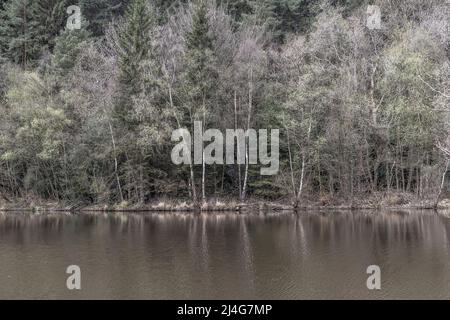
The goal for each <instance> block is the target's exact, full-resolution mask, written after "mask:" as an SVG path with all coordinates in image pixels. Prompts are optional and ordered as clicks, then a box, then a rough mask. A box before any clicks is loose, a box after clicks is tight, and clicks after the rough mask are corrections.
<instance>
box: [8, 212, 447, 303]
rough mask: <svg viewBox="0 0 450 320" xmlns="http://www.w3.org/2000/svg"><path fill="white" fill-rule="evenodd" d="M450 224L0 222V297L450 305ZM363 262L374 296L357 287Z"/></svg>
mask: <svg viewBox="0 0 450 320" xmlns="http://www.w3.org/2000/svg"><path fill="white" fill-rule="evenodd" d="M449 217H450V215H449V216H446V215H444V214H438V213H436V212H434V211H404V212H397V211H385V212H376V211H360V212H336V211H326V212H325V211H324V212H309V213H299V214H294V213H289V212H286V213H282V214H258V213H250V214H248V215H235V214H201V215H195V214H175V213H172V214H152V213H135V214H134V213H123V214H122V213H120V214H119V213H117V214H108V215H107V214H81V215H69V214H42V215H32V214H28V213H0V298H1V299H23V298H27V299H94V298H95V299H325V298H327V299H358V298H360V299H372V298H373V299H380V298H381V299H405V298H415V299H430V298H437V299H450V259H449V258H450V218H449ZM69 265H78V266H80V268H81V272H82V277H81V278H82V280H81V283H82V289H81V290H80V291H69V290H68V289H67V288H66V279H67V277H68V275H67V274H66V273H65V271H66V268H67V267H68V266H69ZM369 265H378V266H380V268H381V272H382V274H381V278H382V288H381V290H378V291H370V290H368V289H367V287H366V280H367V277H368V275H367V274H366V269H367V267H368V266H369Z"/></svg>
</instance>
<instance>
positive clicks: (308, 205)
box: [0, 193, 450, 213]
mask: <svg viewBox="0 0 450 320" xmlns="http://www.w3.org/2000/svg"><path fill="white" fill-rule="evenodd" d="M448 208H450V198H447V197H444V198H443V199H441V200H440V201H439V202H438V204H437V206H436V204H435V199H418V198H416V197H414V196H413V195H411V194H404V193H401V194H399V193H392V194H372V195H366V196H360V197H355V198H353V199H348V198H340V197H331V196H322V197H305V199H303V200H302V201H301V202H300V203H299V205H297V206H296V207H294V205H292V203H291V202H290V201H289V199H279V200H277V201H268V200H265V199H258V198H252V199H249V200H248V201H245V202H241V201H239V200H237V199H233V198H221V199H214V200H209V201H207V202H206V203H204V204H198V205H195V204H194V203H192V202H191V201H189V200H182V199H157V200H156V199H155V200H154V201H151V202H149V203H145V204H142V203H128V202H122V203H118V204H83V203H68V202H59V201H49V200H42V199H36V198H31V197H28V198H21V199H10V198H8V201H6V200H5V199H2V200H1V201H0V211H32V212H47V211H65V212H68V211H69V212H84V211H98V212H127V211H129V212H133V211H149V212H193V211H201V212H238V213H240V212H246V211H249V210H251V211H255V210H256V211H262V212H264V211H283V210H314V209H346V210H351V209H448Z"/></svg>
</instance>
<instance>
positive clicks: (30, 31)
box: [0, 0, 40, 67]
mask: <svg viewBox="0 0 450 320" xmlns="http://www.w3.org/2000/svg"><path fill="white" fill-rule="evenodd" d="M35 15H36V2H34V1H32V0H12V1H10V2H7V3H6V4H5V5H4V12H2V20H3V22H2V24H1V25H0V48H1V49H2V54H3V55H4V56H5V57H6V58H8V59H9V60H11V61H13V62H16V63H17V64H20V65H22V66H23V67H26V66H27V64H28V63H29V62H30V61H31V60H33V59H36V58H37V57H38V54H39V52H40V48H39V42H38V39H39V34H38V28H39V25H38V23H37V21H36V20H35V19H34V17H35Z"/></svg>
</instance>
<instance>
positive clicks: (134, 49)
mask: <svg viewBox="0 0 450 320" xmlns="http://www.w3.org/2000/svg"><path fill="white" fill-rule="evenodd" d="M153 23H154V18H153V9H152V8H151V7H150V6H149V4H148V1H147V0H133V2H132V3H131V4H130V5H129V6H128V7H127V9H126V11H125V20H124V23H123V24H122V25H121V27H120V28H119V47H120V49H119V52H118V56H119V70H120V71H119V72H120V74H119V90H120V92H119V98H118V101H117V104H116V108H115V115H116V117H117V118H119V119H120V120H121V121H124V122H127V123H128V124H130V122H132V121H131V119H130V117H129V108H130V105H131V102H132V99H133V97H136V96H137V95H138V94H139V93H140V92H141V91H142V77H141V66H142V62H143V61H144V60H145V59H147V58H148V57H149V51H150V46H151V43H150V40H151V39H150V30H151V28H152V24H153Z"/></svg>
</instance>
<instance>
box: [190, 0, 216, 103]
mask: <svg viewBox="0 0 450 320" xmlns="http://www.w3.org/2000/svg"><path fill="white" fill-rule="evenodd" d="M213 40H214V39H213V37H212V36H211V34H210V32H209V22H208V16H207V7H206V2H205V1H202V0H200V1H199V3H198V6H197V10H196V12H195V15H194V17H193V23H192V30H191V31H190V32H188V33H187V35H186V48H187V52H186V77H187V85H188V86H189V87H190V88H189V90H188V92H190V98H191V101H193V102H194V101H195V103H199V102H201V101H204V100H207V99H208V96H209V95H210V93H211V92H212V90H211V89H212V88H213V86H214V80H215V78H216V76H217V72H216V71H215V68H214V65H215V61H214V60H215V57H214V52H213Z"/></svg>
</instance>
